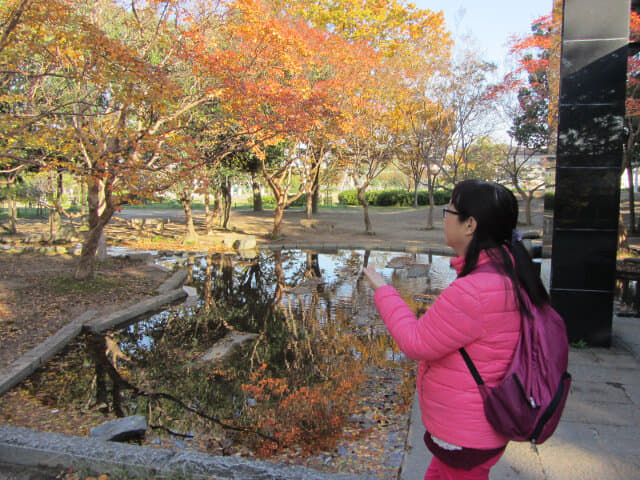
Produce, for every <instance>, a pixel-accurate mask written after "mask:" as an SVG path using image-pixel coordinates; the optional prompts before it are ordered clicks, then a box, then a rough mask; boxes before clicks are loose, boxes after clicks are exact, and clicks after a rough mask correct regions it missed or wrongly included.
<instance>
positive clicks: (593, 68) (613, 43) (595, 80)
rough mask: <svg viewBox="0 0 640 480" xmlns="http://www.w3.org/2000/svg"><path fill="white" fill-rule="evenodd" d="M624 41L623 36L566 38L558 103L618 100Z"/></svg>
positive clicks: (622, 77)
mask: <svg viewBox="0 0 640 480" xmlns="http://www.w3.org/2000/svg"><path fill="white" fill-rule="evenodd" d="M628 43H629V42H628V41H627V40H626V39H616V40H595V41H592V42H584V41H573V42H566V43H565V44H564V46H563V48H564V51H565V56H564V59H563V61H562V67H561V75H562V77H563V83H562V91H561V93H560V103H561V104H576V103H578V104H580V103H582V104H584V103H588V104H593V103H611V102H619V101H620V98H621V94H623V95H624V92H625V90H626V70H627V54H628V48H627V45H628Z"/></svg>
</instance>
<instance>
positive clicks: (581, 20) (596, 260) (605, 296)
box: [551, 0, 630, 346]
mask: <svg viewBox="0 0 640 480" xmlns="http://www.w3.org/2000/svg"><path fill="white" fill-rule="evenodd" d="M629 11H630V2H629V0H608V1H606V2H603V1H602V0H565V1H564V25H563V37H562V60H561V78H560V99H559V100H560V104H559V119H558V146H557V152H556V175H555V179H556V185H555V198H554V211H553V216H554V218H553V248H552V260H551V301H552V304H553V305H554V306H555V307H556V308H557V310H558V311H559V312H560V314H561V315H562V316H563V318H564V319H565V322H566V323H567V327H568V332H569V337H570V339H571V340H572V341H577V340H582V339H584V340H586V341H587V342H589V343H590V344H592V345H601V346H608V345H609V343H610V340H611V322H612V315H613V298H614V294H613V292H614V287H615V273H616V251H617V242H618V229H617V227H618V218H619V199H620V177H619V174H620V166H621V163H622V154H623V145H624V141H625V129H624V114H625V111H624V107H625V105H624V102H625V95H626V63H627V54H628V48H627V43H628V37H629Z"/></svg>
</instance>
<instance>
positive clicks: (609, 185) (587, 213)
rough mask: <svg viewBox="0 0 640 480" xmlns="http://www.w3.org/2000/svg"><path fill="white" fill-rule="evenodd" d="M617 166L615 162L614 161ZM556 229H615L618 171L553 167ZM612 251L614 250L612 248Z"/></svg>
mask: <svg viewBox="0 0 640 480" xmlns="http://www.w3.org/2000/svg"><path fill="white" fill-rule="evenodd" d="M618 163H619V160H618ZM556 182H557V183H558V184H560V185H561V188H559V189H557V190H556V195H555V202H554V205H555V219H554V224H555V228H556V229H567V228H577V229H583V228H589V229H609V230H616V229H617V228H618V204H619V194H618V195H616V194H615V192H617V191H618V190H619V189H618V184H619V182H620V170H619V168H618V167H617V166H616V167H609V168H590V167H586V168H563V167H561V166H557V167H556ZM614 249H615V246H614Z"/></svg>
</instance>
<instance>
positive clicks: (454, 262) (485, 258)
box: [449, 250, 491, 275]
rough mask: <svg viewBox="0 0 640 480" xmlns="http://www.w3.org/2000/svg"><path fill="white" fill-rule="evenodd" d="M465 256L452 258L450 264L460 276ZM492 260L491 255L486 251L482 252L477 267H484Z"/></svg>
mask: <svg viewBox="0 0 640 480" xmlns="http://www.w3.org/2000/svg"><path fill="white" fill-rule="evenodd" d="M464 258H465V257H464V256H460V257H455V258H452V259H451V261H450V262H449V263H450V264H451V266H452V267H453V268H454V269H455V271H456V273H457V274H458V275H460V272H461V271H462V269H463V268H464ZM490 261H491V259H490V258H489V254H488V253H487V251H486V250H481V251H480V254H479V255H478V262H477V263H476V267H479V266H480V265H484V264H485V263H489V262H490Z"/></svg>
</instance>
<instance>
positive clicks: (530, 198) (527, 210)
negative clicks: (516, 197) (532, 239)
mask: <svg viewBox="0 0 640 480" xmlns="http://www.w3.org/2000/svg"><path fill="white" fill-rule="evenodd" d="M532 202H533V192H531V193H529V195H527V197H526V198H525V201H524V217H525V219H526V222H527V225H532V224H533V221H532V220H531V203H532Z"/></svg>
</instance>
